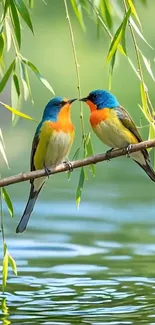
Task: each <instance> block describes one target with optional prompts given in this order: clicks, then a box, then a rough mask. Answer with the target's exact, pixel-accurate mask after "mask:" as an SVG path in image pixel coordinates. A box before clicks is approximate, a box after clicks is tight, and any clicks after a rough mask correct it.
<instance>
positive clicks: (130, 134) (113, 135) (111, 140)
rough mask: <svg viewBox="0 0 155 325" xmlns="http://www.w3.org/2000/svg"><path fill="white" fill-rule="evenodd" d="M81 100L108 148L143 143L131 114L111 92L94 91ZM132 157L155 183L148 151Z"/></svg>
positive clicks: (139, 152) (100, 137) (95, 129)
mask: <svg viewBox="0 0 155 325" xmlns="http://www.w3.org/2000/svg"><path fill="white" fill-rule="evenodd" d="M80 100H81V101H84V102H86V103H87V105H88V106H89V107H90V111H91V115H90V124H91V126H92V128H93V130H94V132H95V133H96V135H97V136H98V138H99V139H100V140H101V141H102V142H103V143H105V144H106V145H107V146H109V147H111V148H112V149H113V148H123V147H126V146H127V147H128V146H129V145H130V144H135V143H138V142H141V141H143V140H142V138H141V136H140V134H139V132H138V130H137V127H136V125H135V123H134V122H133V120H132V118H131V116H130V115H129V113H128V112H127V111H126V110H125V109H124V108H123V107H122V106H120V104H119V102H118V101H117V99H116V97H115V96H113V95H112V94H111V93H110V92H108V91H106V90H94V91H92V92H91V93H90V94H89V95H88V96H87V97H85V98H81V99H80ZM112 149H111V150H112ZM130 156H131V158H132V159H133V160H134V161H135V162H136V163H137V164H138V165H139V166H140V167H141V168H143V169H144V170H145V172H146V174H147V175H148V176H149V177H150V178H151V179H152V180H153V181H154V182H155V172H154V170H153V168H152V167H151V165H150V160H149V155H148V152H147V150H141V151H138V152H134V153H131V154H130Z"/></svg>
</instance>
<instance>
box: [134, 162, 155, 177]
mask: <svg viewBox="0 0 155 325" xmlns="http://www.w3.org/2000/svg"><path fill="white" fill-rule="evenodd" d="M134 161H135V162H136V163H137V164H138V165H139V166H140V167H141V168H142V169H143V170H144V171H145V173H146V174H147V175H148V176H149V177H150V178H151V179H152V181H153V182H155V171H154V169H153V168H152V166H151V165H150V163H149V162H148V161H145V165H142V164H140V163H139V162H138V161H136V160H134Z"/></svg>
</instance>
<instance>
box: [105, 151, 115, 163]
mask: <svg viewBox="0 0 155 325" xmlns="http://www.w3.org/2000/svg"><path fill="white" fill-rule="evenodd" d="M113 150H114V148H111V149H109V150H107V151H106V158H107V160H109V161H110V158H111V152H112V151H113Z"/></svg>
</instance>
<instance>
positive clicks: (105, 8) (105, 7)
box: [99, 0, 113, 29]
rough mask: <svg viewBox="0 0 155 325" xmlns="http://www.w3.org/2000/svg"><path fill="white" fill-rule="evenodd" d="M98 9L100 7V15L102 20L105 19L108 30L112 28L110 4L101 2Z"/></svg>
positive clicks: (104, 0)
mask: <svg viewBox="0 0 155 325" xmlns="http://www.w3.org/2000/svg"><path fill="white" fill-rule="evenodd" d="M99 4H100V7H101V10H100V12H101V14H102V16H103V18H104V19H105V21H106V23H107V25H108V27H109V29H111V28H112V25H113V20H112V12H111V4H110V1H107V0H103V1H100V2H99Z"/></svg>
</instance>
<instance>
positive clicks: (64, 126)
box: [16, 97, 75, 233]
mask: <svg viewBox="0 0 155 325" xmlns="http://www.w3.org/2000/svg"><path fill="white" fill-rule="evenodd" d="M73 101H75V99H71V100H68V99H66V98H61V97H55V98H53V99H52V100H50V101H49V102H48V104H47V105H46V107H45V110H44V113H43V117H42V120H41V122H40V123H39V125H38V127H37V129H36V132H35V136H34V139H33V143H32V150H31V159H30V166H31V171H34V170H38V169H43V168H44V169H45V171H46V173H47V175H48V169H49V168H51V167H52V166H56V165H58V164H60V163H62V162H63V161H64V160H65V159H66V158H67V157H68V154H69V152H70V149H71V146H72V143H73V140H74V125H73V124H72V121H71V117H70V107H71V104H72V102H73ZM46 178H47V177H40V178H37V179H33V180H31V181H30V183H31V188H30V194H29V198H28V202H27V205H26V208H25V210H24V213H23V216H22V218H21V220H20V222H19V224H18V226H17V229H16V232H17V233H18V232H23V231H24V230H25V229H26V226H27V223H28V221H29V218H30V215H31V213H32V211H33V208H34V205H35V202H36V200H37V197H38V194H39V192H40V190H41V189H42V187H43V185H44V183H45V181H46Z"/></svg>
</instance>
